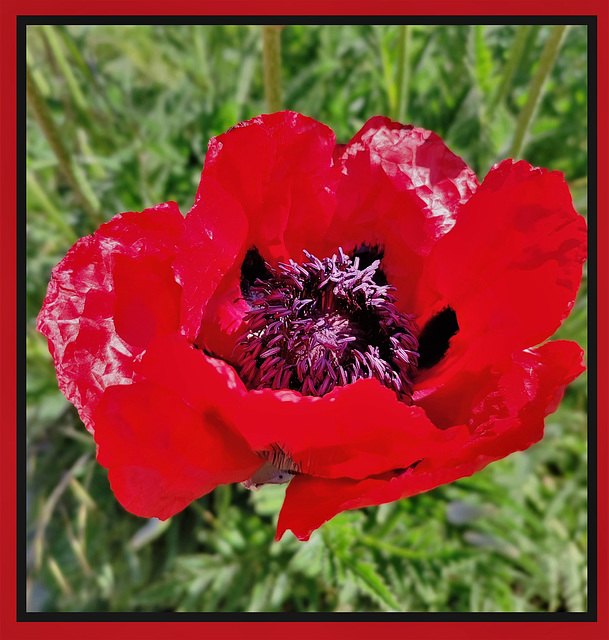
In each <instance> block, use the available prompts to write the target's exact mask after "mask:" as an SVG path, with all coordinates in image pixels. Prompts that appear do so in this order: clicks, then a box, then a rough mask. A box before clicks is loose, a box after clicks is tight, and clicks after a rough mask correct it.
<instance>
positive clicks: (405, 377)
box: [236, 249, 419, 401]
mask: <svg viewBox="0 0 609 640" xmlns="http://www.w3.org/2000/svg"><path fill="white" fill-rule="evenodd" d="M303 253H304V255H305V257H306V259H307V261H306V262H304V263H303V264H299V263H297V262H295V261H293V260H290V261H289V263H279V264H278V266H277V268H275V267H273V266H271V265H270V264H268V263H267V264H265V266H264V269H262V270H261V271H260V273H261V274H263V275H262V278H258V279H257V280H256V281H255V282H254V283H253V285H252V286H249V287H248V288H247V300H248V302H249V304H250V307H251V309H250V311H249V312H248V313H247V321H246V327H247V328H246V331H245V333H244V334H243V336H242V337H241V338H240V340H239V343H238V347H237V353H236V355H237V365H238V370H239V374H240V376H241V378H242V379H243V381H244V382H245V384H246V386H247V387H248V388H249V389H264V388H270V389H275V390H278V389H292V390H294V391H299V392H300V393H302V394H303V395H309V396H323V395H325V394H326V393H329V392H330V391H332V389H334V388H335V387H337V386H344V385H347V384H351V383H353V382H356V381H357V380H360V379H362V378H376V379H377V380H378V381H379V382H381V384H383V385H384V386H386V387H388V388H390V389H392V390H394V391H395V392H396V394H397V395H398V397H399V398H400V400H404V401H409V400H410V397H411V395H412V380H413V378H414V375H415V374H416V370H417V359H418V356H419V354H418V342H417V339H416V337H415V331H416V324H415V321H414V317H413V316H409V315H406V314H404V313H401V312H400V311H398V309H397V308H396V306H395V302H396V297H395V295H394V293H393V291H394V288H393V287H392V286H390V285H389V284H387V283H386V278H385V276H384V274H383V272H382V271H381V270H380V260H378V259H377V260H374V261H373V262H372V263H371V264H369V265H368V266H366V267H361V266H360V257H359V256H358V255H356V256H355V257H353V258H351V257H349V256H348V255H347V254H345V253H344V252H343V250H342V249H339V250H338V253H337V254H334V255H333V256H332V257H331V258H323V259H319V258H317V257H316V256H314V255H312V254H310V253H309V252H307V251H304V252H303Z"/></svg>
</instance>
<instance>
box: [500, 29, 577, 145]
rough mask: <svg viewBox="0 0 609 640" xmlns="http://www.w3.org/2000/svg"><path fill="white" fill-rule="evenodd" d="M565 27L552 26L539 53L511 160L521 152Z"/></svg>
mask: <svg viewBox="0 0 609 640" xmlns="http://www.w3.org/2000/svg"><path fill="white" fill-rule="evenodd" d="M567 26H568V25H564V24H558V25H554V26H553V27H552V30H551V31H550V35H549V37H548V40H547V42H546V44H545V46H544V48H543V51H542V52H541V57H540V59H539V66H538V67H537V71H536V72H535V75H534V76H533V79H532V80H531V85H530V87H529V95H528V97H527V101H526V103H525V105H524V107H523V108H522V111H521V112H520V115H519V116H518V122H517V123H516V131H515V133H514V141H513V142H512V148H511V149H510V153H509V155H510V157H511V158H517V157H518V156H519V155H520V152H521V151H522V147H523V144H524V142H525V139H526V136H527V133H528V131H529V126H530V124H531V122H532V121H533V117H534V116H535V112H536V110H537V107H538V106H539V103H540V102H541V97H542V95H543V89H544V85H545V83H546V80H547V79H548V76H549V75H550V73H551V71H552V69H553V68H554V63H555V61H556V57H557V56H558V52H559V51H560V46H561V44H562V41H563V38H564V36H565V33H566V31H567Z"/></svg>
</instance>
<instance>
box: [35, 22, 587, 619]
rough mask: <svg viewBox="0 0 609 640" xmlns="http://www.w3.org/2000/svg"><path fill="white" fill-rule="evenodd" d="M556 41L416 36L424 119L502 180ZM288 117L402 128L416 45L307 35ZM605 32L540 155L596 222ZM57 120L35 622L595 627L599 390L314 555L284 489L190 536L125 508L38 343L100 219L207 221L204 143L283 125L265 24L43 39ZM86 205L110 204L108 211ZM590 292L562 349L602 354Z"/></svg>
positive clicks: (47, 213)
mask: <svg viewBox="0 0 609 640" xmlns="http://www.w3.org/2000/svg"><path fill="white" fill-rule="evenodd" d="M548 34H549V27H522V26H471V27H469V26H458V25H446V26H423V25H415V26H410V27H409V34H408V38H409V40H408V43H409V44H408V47H407V48H406V60H405V61H404V62H405V65H406V70H407V73H406V74H405V76H404V77H407V78H408V84H407V86H406V87H405V90H406V94H407V95H406V99H405V101H404V104H405V105H407V117H408V120H409V121H410V122H412V123H414V124H416V125H418V126H423V127H426V128H429V129H433V130H435V131H437V132H438V133H439V134H440V135H442V136H443V137H444V139H445V140H446V142H447V144H448V145H449V146H450V147H451V148H452V149H453V150H454V151H455V152H456V153H458V154H460V155H462V156H463V157H464V159H465V160H466V161H467V162H468V163H469V164H470V165H471V166H472V167H473V168H474V169H475V170H476V171H477V172H478V174H479V176H480V177H481V178H482V177H483V176H484V174H485V173H486V172H487V171H488V170H489V168H490V167H491V165H492V164H493V163H494V162H496V161H498V160H499V159H501V158H502V157H504V155H505V153H506V152H507V149H509V147H510V145H511V143H512V140H513V135H514V128H515V123H516V120H517V117H518V114H519V112H520V110H521V109H522V107H523V105H524V104H525V102H526V99H527V92H528V89H529V86H530V82H531V78H532V76H533V74H534V73H535V69H536V68H537V63H538V60H539V56H540V53H541V51H542V49H543V46H544V43H545V41H546V39H547V37H548ZM281 37H282V55H283V67H282V74H283V77H282V82H283V86H282V94H283V101H284V104H285V105H286V107H288V108H290V109H293V110H296V111H301V112H303V113H305V114H307V115H310V116H312V117H315V118H317V119H318V120H321V121H322V122H325V123H326V124H328V125H329V126H330V127H332V128H333V129H334V130H335V131H336V133H337V139H338V140H339V141H341V142H346V141H347V140H348V139H349V138H350V137H351V136H352V135H353V134H354V133H355V132H356V131H357V130H358V128H359V127H360V126H361V125H362V124H363V123H364V122H365V121H366V120H367V119H368V118H369V117H371V116H373V115H376V114H388V113H394V112H395V111H396V109H397V107H398V105H397V101H398V98H399V93H400V90H399V87H398V86H397V85H396V81H397V76H396V70H397V68H398V66H399V64H398V60H397V55H398V51H400V50H401V48H400V46H398V41H399V27H398V26H367V25H360V26H302V25H301V26H287V27H286V28H285V29H284V30H283V32H282V36H281ZM586 37H587V35H586V29H585V27H578V26H573V27H571V28H570V29H569V31H568V33H567V36H566V39H565V41H564V43H563V46H562V49H561V50H560V53H559V56H558V59H557V61H556V64H555V65H554V67H553V69H552V72H551V74H550V75H549V77H548V78H547V84H546V92H545V94H544V95H543V96H542V98H541V101H540V104H539V108H538V111H537V114H536V117H535V118H534V120H533V122H532V125H531V127H530V130H529V131H528V137H527V138H526V143H525V147H524V149H523V152H522V155H523V157H525V158H526V159H527V160H529V161H530V162H531V163H533V164H536V165H539V166H547V167H549V168H552V169H559V170H561V171H563V172H564V173H565V176H566V178H567V180H568V181H569V184H570V186H571V189H572V193H573V196H574V202H575V205H576V207H577V208H578V210H579V211H580V212H582V213H584V214H585V212H586V211H585V210H586V173H587V156H586V153H587V150H586V108H587V105H586ZM27 48H28V66H29V69H30V71H31V74H32V77H33V79H34V82H35V84H36V87H37V88H38V91H39V92H40V95H41V96H42V105H41V108H42V109H43V110H45V113H47V115H49V116H50V118H51V119H52V122H53V123H54V124H55V126H56V127H57V129H58V131H59V132H60V135H61V143H62V144H63V146H64V147H65V149H66V150H67V153H68V154H69V158H68V160H69V162H70V163H71V166H72V167H74V168H75V175H74V180H75V181H76V188H74V183H71V182H70V181H69V180H68V179H67V177H66V174H65V172H64V171H63V167H62V164H61V160H60V159H59V158H58V156H57V155H56V153H55V152H54V151H53V149H52V147H51V146H50V145H49V143H48V140H47V139H46V138H45V135H44V134H43V131H42V129H41V126H40V124H39V121H38V120H37V119H35V118H34V114H33V113H30V114H29V115H30V117H29V118H28V123H27V151H28V156H27V162H28V182H27V188H28V191H27V198H28V213H27V215H28V220H27V223H28V225H27V239H28V244H27V259H28V265H27V292H26V293H27V322H28V327H27V386H28V389H27V402H28V414H27V415H28V419H27V420H28V422H27V426H28V544H29V556H28V563H29V575H28V607H29V609H30V610H45V611H274V612H282V611H285V612H289V611H581V610H585V609H586V548H587V547H586V545H587V537H586V531H587V528H586V527H587V523H586V414H585V409H586V379H585V376H582V377H581V378H580V379H578V380H577V381H576V382H575V383H574V384H573V385H572V386H571V387H570V388H569V389H568V390H567V393H566V396H565V399H564V401H563V404H562V405H561V407H560V409H559V410H558V411H557V412H556V413H555V414H553V415H552V416H550V417H549V418H548V420H547V429H546V432H547V433H546V437H545V439H544V440H543V442H542V443H540V444H538V445H536V446H535V447H533V448H531V449H530V450H528V451H526V452H522V453H517V454H514V455H512V456H510V457H509V458H507V459H505V460H502V461H500V462H498V463H495V464H493V465H491V466H490V467H488V468H487V469H485V470H484V471H482V472H480V473H478V474H476V475H475V476H473V477H472V478H467V479H463V480H460V481H458V482H455V483H453V484H452V485H448V486H444V487H440V488H438V489H436V490H434V491H431V492H429V493H427V494H423V495H419V496H415V497H413V498H411V499H409V500H403V501H400V502H397V503H393V504H388V505H383V506H380V507H375V508H368V509H363V510H359V511H354V512H346V513H343V514H341V515H339V516H338V517H336V518H335V519H333V520H332V521H330V522H329V523H327V524H326V525H324V527H322V528H321V529H320V530H319V531H317V532H315V533H314V534H313V536H312V537H311V540H310V541H309V542H308V543H300V542H298V541H296V540H295V538H294V537H293V536H292V535H291V534H290V533H288V534H286V535H285V536H284V539H283V540H281V541H280V542H279V543H275V542H274V541H273V537H274V532H275V525H276V520H277V514H278V511H279V508H280V505H281V501H282V496H283V493H284V491H285V487H280V486H269V487H265V488H264V489H263V490H262V491H260V492H259V493H255V494H251V493H249V492H247V491H245V490H244V489H243V488H242V487H241V486H227V487H220V488H218V489H217V490H215V491H214V492H213V493H212V494H210V495H208V496H205V497H204V498H202V499H201V500H199V501H198V502H196V503H194V504H192V505H191V506H190V507H188V508H187V509H186V510H185V511H183V512H182V513H180V514H178V515H176V516H175V517H173V518H172V519H171V520H170V521H168V522H165V523H161V522H160V521H157V520H155V519H152V520H144V519H140V518H136V517H135V516H132V515H130V514H129V513H127V512H125V511H124V510H123V509H122V508H121V507H120V505H119V504H118V503H117V502H116V500H115V499H114V497H113V495H112V493H111V491H110V488H109V486H108V482H107V477H106V471H105V470H104V469H103V468H101V467H100V466H99V465H98V464H97V463H96V462H95V459H94V458H95V445H94V443H93V440H92V438H91V437H90V436H89V435H88V434H87V433H86V431H85V430H84V429H83V428H82V425H81V424H80V421H79V419H78V416H77V414H76V412H75V411H74V409H73V408H72V407H71V405H70V404H69V403H68V402H67V401H66V400H65V399H64V398H63V396H62V395H61V394H60V392H59V391H58V389H57V382H56V379H55V372H54V369H53V366H52V361H51V358H50V356H49V354H48V351H47V347H46V344H45V340H44V339H43V338H42V337H41V336H40V335H38V334H37V333H36V331H35V317H36V315H37V313H38V310H39V309H40V307H41V305H42V301H43V298H44V295H45V291H46V285H47V283H48V280H49V276H50V269H51V268H52V266H54V265H55V264H56V263H57V262H58V261H59V260H60V259H61V258H62V257H63V256H64V255H65V252H66V251H67V250H68V248H69V247H70V246H71V245H72V244H73V243H74V242H75V240H76V239H77V238H78V237H80V236H82V235H85V234H87V233H90V232H91V231H92V230H93V229H95V228H96V226H97V224H98V219H97V216H99V218H100V219H103V220H108V219H110V218H111V217H112V216H113V215H114V214H115V213H118V212H120V211H127V210H141V209H142V208H144V207H147V206H151V205H153V204H156V203H158V202H163V201H167V200H176V201H177V202H178V204H179V205H180V207H181V209H182V211H183V212H186V211H187V210H188V208H189V207H190V205H191V204H192V199H193V196H194V193H195V190H196V186H197V183H198V179H199V175H200V171H201V167H202V165H203V162H204V157H205V150H206V145H207V141H208V140H209V138H210V137H212V136H213V135H216V134H218V133H221V132H223V131H225V130H226V129H228V128H229V127H231V126H233V125H234V124H235V123H237V122H238V121H240V120H243V119H247V118H250V117H252V116H254V115H256V114H258V113H261V112H264V111H265V109H266V106H265V103H264V90H263V73H262V67H261V59H262V56H261V38H260V28H259V27H257V26H152V25H149V26H70V27H62V26H51V27H29V29H28V36H27ZM79 190H80V191H81V192H82V193H84V195H85V200H87V201H88V202H89V203H90V204H91V203H92V204H93V205H95V206H96V207H97V210H96V211H94V214H95V215H94V216H92V215H91V213H90V212H89V213H87V209H86V207H85V206H84V205H83V201H82V199H79V193H78V192H79ZM586 293H587V288H586V282H585V281H584V283H583V285H582V290H581V292H580V297H579V299H578V301H577V303H576V305H575V308H574V310H573V313H572V314H571V316H570V318H569V320H568V321H567V322H566V323H565V324H564V325H563V326H562V327H561V329H560V330H559V333H558V334H557V337H560V338H567V339H574V340H577V341H578V342H579V343H580V344H582V345H583V346H585V345H586V338H587V333H586Z"/></svg>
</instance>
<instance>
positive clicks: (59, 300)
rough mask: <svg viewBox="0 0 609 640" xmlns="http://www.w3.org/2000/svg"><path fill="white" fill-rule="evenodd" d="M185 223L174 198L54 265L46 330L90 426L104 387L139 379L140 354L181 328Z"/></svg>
mask: <svg viewBox="0 0 609 640" xmlns="http://www.w3.org/2000/svg"><path fill="white" fill-rule="evenodd" d="M183 224H184V222H183V218H182V216H181V214H180V211H179V209H178V206H177V205H176V204H175V203H174V202H169V203H167V204H162V205H158V206H156V207H153V208H151V209H146V210H145V211H142V212H141V213H135V212H130V213H123V214H120V215H117V216H115V217H114V218H113V219H112V220H111V221H110V222H108V223H106V224H104V225H102V226H101V227H100V228H99V229H98V230H97V231H96V232H95V233H94V234H93V235H91V236H87V237H86V238H82V239H81V240H79V241H78V242H77V243H76V244H75V245H74V247H72V249H70V251H69V252H68V254H67V255H66V257H65V258H64V259H63V260H62V261H61V262H60V263H59V264H58V265H57V266H56V267H55V268H54V269H53V273H52V278H51V282H50V284H49V288H48V292H47V296H46V298H45V301H44V305H43V307H42V310H41V312H40V314H39V316H38V330H39V331H40V332H41V333H42V334H44V335H45V336H47V338H48V339H49V349H50V351H51V354H52V355H53V358H54V360H55V368H56V369H57V379H58V381H59V387H60V389H61V390H62V391H63V393H64V394H65V396H66V397H67V398H68V399H69V400H70V401H71V402H73V403H74V405H75V406H76V408H77V409H78V411H79V413H80V417H81V418H82V420H83V422H84V423H85V425H86V427H87V429H89V431H93V429H94V425H93V422H92V420H91V414H92V412H93V409H94V408H95V406H96V404H97V402H98V401H99V398H100V396H101V394H102V392H103V391H104V389H106V387H109V386H112V385H117V384H128V383H129V382H131V380H132V378H133V358H134V357H135V356H136V355H137V354H138V353H140V352H141V351H142V350H143V349H144V348H145V347H146V346H147V344H148V343H149V341H150V340H152V339H153V338H154V337H155V336H156V335H158V334H159V333H163V332H165V331H169V330H172V331H175V330H176V328H177V326H178V325H177V322H178V310H179V303H180V293H181V290H180V287H179V286H178V285H177V284H176V282H175V280H174V278H173V271H172V269H171V260H172V259H173V256H175V252H176V242H177V240H178V238H179V237H180V235H181V233H182V231H183Z"/></svg>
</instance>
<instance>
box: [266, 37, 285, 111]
mask: <svg viewBox="0 0 609 640" xmlns="http://www.w3.org/2000/svg"><path fill="white" fill-rule="evenodd" d="M282 29H283V26H278V25H263V26H262V59H263V62H264V95H265V97H266V103H267V105H268V108H269V111H270V112H271V113H273V112H275V111H281V30H282Z"/></svg>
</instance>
